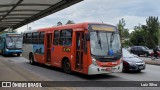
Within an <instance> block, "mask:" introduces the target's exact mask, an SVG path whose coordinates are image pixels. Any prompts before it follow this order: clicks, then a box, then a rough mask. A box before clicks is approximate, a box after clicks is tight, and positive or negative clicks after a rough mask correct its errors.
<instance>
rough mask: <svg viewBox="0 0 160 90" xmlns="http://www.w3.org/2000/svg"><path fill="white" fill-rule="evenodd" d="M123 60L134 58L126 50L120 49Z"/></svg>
mask: <svg viewBox="0 0 160 90" xmlns="http://www.w3.org/2000/svg"><path fill="white" fill-rule="evenodd" d="M122 53H123V58H134V56H133V55H132V54H131V53H130V52H129V51H127V50H125V49H122Z"/></svg>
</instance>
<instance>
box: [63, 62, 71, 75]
mask: <svg viewBox="0 0 160 90" xmlns="http://www.w3.org/2000/svg"><path fill="white" fill-rule="evenodd" d="M63 70H64V72H65V73H67V74H70V73H71V63H70V62H69V60H65V61H63Z"/></svg>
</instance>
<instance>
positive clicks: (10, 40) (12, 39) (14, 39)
mask: <svg viewBox="0 0 160 90" xmlns="http://www.w3.org/2000/svg"><path fill="white" fill-rule="evenodd" d="M6 44H7V48H10V49H15V48H22V37H21V36H8V37H6Z"/></svg>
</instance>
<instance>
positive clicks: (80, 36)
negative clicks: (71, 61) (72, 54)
mask: <svg viewBox="0 0 160 90" xmlns="http://www.w3.org/2000/svg"><path fill="white" fill-rule="evenodd" d="M83 43H84V32H81V31H78V32H76V61H75V69H76V70H78V71H82V70H83Z"/></svg>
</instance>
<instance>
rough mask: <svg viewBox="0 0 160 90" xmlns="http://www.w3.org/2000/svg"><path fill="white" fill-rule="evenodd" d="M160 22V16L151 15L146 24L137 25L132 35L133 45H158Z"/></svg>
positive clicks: (150, 46) (152, 46)
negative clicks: (159, 18)
mask: <svg viewBox="0 0 160 90" xmlns="http://www.w3.org/2000/svg"><path fill="white" fill-rule="evenodd" d="M159 29H160V24H159V21H158V17H153V16H150V17H149V18H147V19H146V25H139V26H135V27H134V30H135V31H133V32H132V33H131V35H130V42H131V43H132V44H133V45H144V46H147V47H149V48H154V47H155V46H157V45H158V37H159V35H160V34H159Z"/></svg>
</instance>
